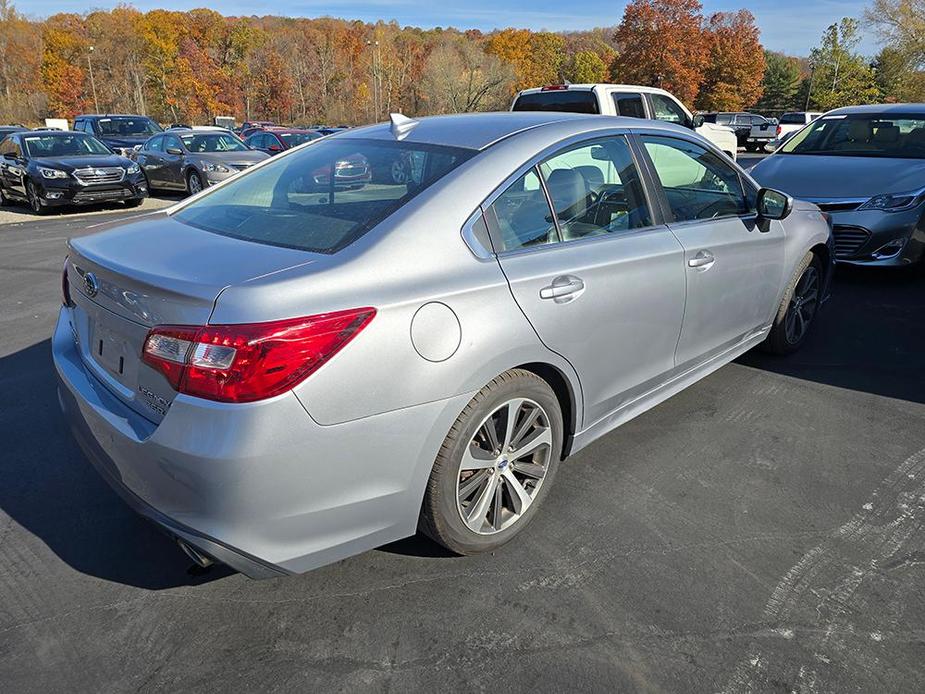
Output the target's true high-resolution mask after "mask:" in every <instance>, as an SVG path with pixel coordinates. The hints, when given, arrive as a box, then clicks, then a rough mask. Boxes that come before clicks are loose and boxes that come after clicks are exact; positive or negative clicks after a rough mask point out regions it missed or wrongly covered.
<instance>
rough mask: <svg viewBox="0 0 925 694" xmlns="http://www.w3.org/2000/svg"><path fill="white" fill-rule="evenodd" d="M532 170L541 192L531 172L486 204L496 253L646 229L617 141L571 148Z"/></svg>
mask: <svg viewBox="0 0 925 694" xmlns="http://www.w3.org/2000/svg"><path fill="white" fill-rule="evenodd" d="M537 168H538V169H539V172H540V175H541V176H542V186H541V185H540V179H539V178H538V177H537V175H536V169H531V170H530V171H529V172H527V173H526V174H525V175H524V176H522V177H521V178H520V179H518V180H517V181H516V182H515V183H514V184H513V185H511V187H509V188H508V189H507V190H506V191H505V192H504V193H502V194H501V196H500V197H498V199H497V200H496V201H495V202H494V203H493V204H492V207H491V209H492V212H493V213H494V220H495V229H496V237H498V238H496V239H495V244H494V245H495V248H496V249H497V250H498V251H499V252H500V251H510V250H517V249H521V248H529V247H532V246H541V245H546V244H551V243H556V242H558V241H559V240H562V241H574V240H577V239H583V238H588V237H592V236H605V235H610V234H617V233H621V232H626V231H630V230H633V229H640V228H643V227H647V226H650V225H651V224H652V218H651V216H650V214H649V208H648V205H647V203H646V200H645V195H644V193H643V187H642V182H641V181H640V179H639V175H638V172H637V170H636V165H635V162H634V161H633V157H632V155H631V153H630V148H629V145H628V144H627V142H626V139H625V138H623V137H608V138H601V139H599V140H593V141H591V142H584V143H581V144H579V145H574V146H572V147H569V148H567V149H565V150H563V151H561V152H559V153H557V154H555V155H553V156H552V157H550V158H549V159H547V160H545V161H544V162H542V163H541V164H540V165H539V166H538V167H537ZM544 188H545V190H544ZM547 194H548V196H549V200H550V201H551V202H552V210H554V211H555V213H554V214H553V212H552V210H550V207H549V203H548V202H547V198H546V195H547Z"/></svg>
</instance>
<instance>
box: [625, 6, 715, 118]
mask: <svg viewBox="0 0 925 694" xmlns="http://www.w3.org/2000/svg"><path fill="white" fill-rule="evenodd" d="M700 9H701V5H700V2H699V0H632V2H630V3H629V4H628V5H627V6H626V10H625V12H624V14H623V21H622V22H620V26H619V27H617V31H616V33H615V34H614V38H615V39H616V41H617V44H618V47H619V51H620V53H619V55H618V56H617V58H616V60H615V65H614V68H615V72H616V74H617V75H618V76H619V79H620V80H621V81H623V82H632V83H638V84H647V85H650V86H654V87H662V88H663V89H667V90H669V91H671V92H673V93H674V94H675V95H677V96H678V97H679V98H680V99H681V100H682V101H684V102H685V103H687V104H691V103H693V101H694V99H695V98H696V96H697V92H698V91H699V90H700V85H701V83H702V82H703V78H704V71H705V70H706V68H707V64H708V60H709V46H708V45H707V43H706V42H705V41H704V40H703V39H704V37H703V29H702V28H701V23H702V21H703V17H702V16H701V14H700Z"/></svg>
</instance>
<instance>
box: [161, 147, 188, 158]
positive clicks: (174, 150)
mask: <svg viewBox="0 0 925 694" xmlns="http://www.w3.org/2000/svg"><path fill="white" fill-rule="evenodd" d="M164 151H165V152H167V154H172V155H174V156H175V157H179V156H181V155H182V154H183V150H182V149H180V148H179V147H168V148H167V149H166V150H164Z"/></svg>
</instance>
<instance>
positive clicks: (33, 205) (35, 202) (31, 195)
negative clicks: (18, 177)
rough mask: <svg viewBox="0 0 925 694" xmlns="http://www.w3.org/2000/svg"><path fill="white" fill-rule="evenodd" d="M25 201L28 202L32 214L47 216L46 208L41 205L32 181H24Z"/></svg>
mask: <svg viewBox="0 0 925 694" xmlns="http://www.w3.org/2000/svg"><path fill="white" fill-rule="evenodd" d="M26 199H27V200H28V202H29V209H30V210H32V213H33V214H38V215H42V214H48V208H47V207H46V206H45V205H43V204H42V201H41V200H40V199H39V194H38V192H37V191H36V190H35V185H34V184H33V183H32V181H26Z"/></svg>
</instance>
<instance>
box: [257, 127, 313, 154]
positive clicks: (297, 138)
mask: <svg viewBox="0 0 925 694" xmlns="http://www.w3.org/2000/svg"><path fill="white" fill-rule="evenodd" d="M320 137H322V135H321V133H317V132H315V131H314V130H301V129H299V128H262V129H260V130H255V131H254V132H252V133H251V134H250V135H248V136H247V137H246V138H245V139H244V144H246V145H247V146H248V147H250V148H251V149H259V150H260V151H262V152H266V153H267V154H271V155H272V154H279V153H280V152H283V151H285V150H287V149H291V148H292V147H297V146H298V145H302V144H305V143H306V142H310V141H311V140H317V139H318V138H320Z"/></svg>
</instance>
